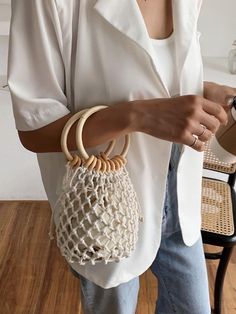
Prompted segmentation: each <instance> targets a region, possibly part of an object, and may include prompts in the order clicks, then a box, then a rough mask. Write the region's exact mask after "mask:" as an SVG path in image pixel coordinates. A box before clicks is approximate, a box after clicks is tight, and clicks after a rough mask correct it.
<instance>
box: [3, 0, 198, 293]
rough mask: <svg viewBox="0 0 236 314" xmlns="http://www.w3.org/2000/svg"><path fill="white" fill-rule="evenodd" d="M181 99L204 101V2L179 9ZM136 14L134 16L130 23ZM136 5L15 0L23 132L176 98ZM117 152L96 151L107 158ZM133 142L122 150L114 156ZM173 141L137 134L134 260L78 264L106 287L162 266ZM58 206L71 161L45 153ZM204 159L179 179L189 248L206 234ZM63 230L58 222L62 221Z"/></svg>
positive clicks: (132, 156) (45, 171)
mask: <svg viewBox="0 0 236 314" xmlns="http://www.w3.org/2000/svg"><path fill="white" fill-rule="evenodd" d="M172 4H173V21H174V29H175V39H176V45H175V48H176V62H177V71H178V78H179V94H180V95H185V94H197V95H202V94H203V71H202V70H203V69H202V58H201V53H200V46H199V40H198V33H197V20H198V16H199V11H200V7H201V0H189V1H186V0H172ZM127 12H128V14H127ZM154 60H155V50H154V49H153V46H152V44H151V42H150V40H149V36H148V32H147V29H146V26H145V23H144V19H143V17H142V14H141V12H140V10H139V7H138V4H137V2H136V0H112V1H107V0H80V1H79V0H68V1H64V0H54V1H53V0H51V1H45V0H37V1H32V0H21V1H19V0H13V1H12V21H11V28H10V42H9V63H8V64H9V67H8V85H9V89H10V92H11V97H12V102H13V109H14V115H15V119H16V127H17V129H18V130H22V131H27V130H34V129H38V128H40V127H42V126H44V125H47V124H48V123H50V122H53V121H55V120H57V119H58V118H59V117H60V116H63V115H66V114H67V113H68V112H69V111H71V112H77V111H79V110H81V109H83V108H86V107H91V106H95V105H98V104H106V105H109V106H112V105H114V104H115V103H117V102H123V101H131V100H135V99H150V98H158V97H159V98H160V97H170V93H169V91H168V89H167V88H166V86H165V84H164V83H163V80H162V78H161V77H160V76H159V73H158V69H157V67H156V65H155V62H154ZM106 147H107V143H106V144H104V145H99V146H98V147H96V148H91V149H89V150H87V151H88V153H89V154H90V153H94V154H96V153H99V152H100V151H101V150H104V149H105V148H106ZM122 147H123V141H121V142H120V141H117V145H116V147H115V149H114V154H117V153H120V151H121V148H122ZM171 147H172V142H169V141H164V140H162V139H159V138H155V137H153V136H150V135H147V134H144V133H141V132H136V133H133V134H132V135H131V144H130V148H129V152H128V155H127V159H128V163H127V170H128V171H129V174H130V178H131V180H132V183H133V185H134V188H135V190H136V192H137V195H138V198H139V202H140V205H141V210H142V213H143V215H144V222H143V223H142V226H141V228H140V230H139V238H138V242H137V246H136V249H135V251H134V252H133V254H132V255H131V256H130V257H129V258H127V259H125V260H124V261H121V262H119V263H114V264H113V263H108V264H107V265H105V264H104V265H89V266H80V265H73V268H74V269H75V270H76V271H77V272H79V273H81V274H82V275H83V276H85V277H86V278H88V279H90V280H91V281H93V282H95V283H96V284H98V285H100V286H101V287H104V288H110V287H114V286H117V285H118V284H120V283H122V282H126V281H129V280H131V279H132V278H134V277H136V276H138V275H140V274H142V273H143V272H144V271H145V270H146V269H148V267H149V266H150V265H151V264H152V262H153V260H154V258H155V256H156V253H157V250H158V247H159V245H160V238H161V220H162V215H163V204H164V197H165V186H166V179H167V173H168V165H169V159H170V154H171ZM37 158H38V162H39V166H40V170H41V175H42V180H43V183H44V186H45V190H46V193H47V196H48V200H49V202H50V204H51V206H53V205H54V204H55V202H56V200H57V198H58V195H59V194H60V192H61V186H62V178H63V175H64V173H65V156H64V154H63V153H60V152H55V153H38V154H37ZM202 163H203V152H197V151H195V150H194V149H192V148H190V147H189V146H186V145H183V149H182V152H181V156H180V160H179V165H178V170H177V195H178V205H179V220H180V225H181V229H182V234H183V239H184V242H185V243H186V245H189V246H190V245H192V244H194V243H195V242H196V241H197V239H198V238H199V235H200V225H201V214H200V209H201V180H202ZM55 223H56V224H58V215H56V216H55Z"/></svg>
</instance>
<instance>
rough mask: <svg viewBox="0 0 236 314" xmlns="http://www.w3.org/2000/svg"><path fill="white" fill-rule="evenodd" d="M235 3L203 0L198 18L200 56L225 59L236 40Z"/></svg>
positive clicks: (232, 0) (228, 0) (233, 1)
mask: <svg viewBox="0 0 236 314" xmlns="http://www.w3.org/2000/svg"><path fill="white" fill-rule="evenodd" d="M235 16H236V1H235V0H225V1H222V0H203V4H202V10H201V15H200V18H199V27H198V28H199V30H200V31H201V32H202V36H201V45H202V54H203V55H204V56H211V57H227V56H228V52H229V50H230V49H231V47H232V42H233V40H236V17H235Z"/></svg>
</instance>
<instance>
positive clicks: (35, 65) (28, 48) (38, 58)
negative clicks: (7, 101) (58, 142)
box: [7, 0, 70, 131]
mask: <svg viewBox="0 0 236 314" xmlns="http://www.w3.org/2000/svg"><path fill="white" fill-rule="evenodd" d="M8 49H9V50H8V70H7V81H8V87H9V90H10V95H11V100H12V108H13V114H14V118H15V125H16V129H18V130H20V131H30V130H35V129H38V128H41V127H43V126H45V125H47V124H49V123H51V122H53V121H55V120H57V119H59V118H61V117H63V116H65V115H67V114H69V113H70V110H69V106H68V103H67V97H66V95H65V70H64V63H63V58H62V49H63V41H62V33H61V28H60V22H59V17H58V11H57V6H56V3H55V1H54V0H37V1H35V0H34V1H32V0H20V1H19V0H12V15H11V23H10V37H9V46H8Z"/></svg>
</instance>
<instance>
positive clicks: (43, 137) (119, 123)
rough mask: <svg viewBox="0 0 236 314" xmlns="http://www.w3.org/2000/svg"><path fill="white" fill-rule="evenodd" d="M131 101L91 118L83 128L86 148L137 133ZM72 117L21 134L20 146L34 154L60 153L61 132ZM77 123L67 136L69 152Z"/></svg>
mask: <svg viewBox="0 0 236 314" xmlns="http://www.w3.org/2000/svg"><path fill="white" fill-rule="evenodd" d="M133 108H134V102H132V101H131V102H123V103H118V104H116V105H113V106H110V107H108V108H105V109H103V110H100V111H98V112H96V113H94V114H93V115H91V116H90V117H89V118H88V119H87V121H86V122H85V125H84V128H83V134H82V136H83V144H84V147H85V148H89V147H95V146H97V145H100V144H103V143H107V142H109V141H110V140H111V139H116V138H118V137H120V136H122V135H125V134H127V133H130V132H134V131H137V126H136V117H135V113H134V110H133ZM72 115H73V114H69V115H66V116H64V117H63V118H61V119H58V120H56V121H55V122H53V123H50V124H48V125H46V126H45V127H42V128H40V129H37V130H33V131H26V132H21V131H19V137H20V140H21V143H22V144H23V146H24V147H25V148H26V149H28V150H30V151H32V152H35V153H46V152H61V151H62V150H61V143H60V140H61V133H62V130H63V127H64V125H65V124H66V122H67V121H68V120H69V118H70V117H71V116H72ZM76 125H77V122H75V123H74V125H73V126H72V127H71V130H70V132H69V134H68V141H67V145H68V149H69V150H70V151H73V150H77V147H76V142H75V134H76Z"/></svg>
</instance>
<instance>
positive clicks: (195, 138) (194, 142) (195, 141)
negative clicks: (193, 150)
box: [189, 135, 198, 147]
mask: <svg viewBox="0 0 236 314" xmlns="http://www.w3.org/2000/svg"><path fill="white" fill-rule="evenodd" d="M193 137H194V141H193V143H192V144H191V145H189V147H193V146H194V145H195V144H196V143H197V140H198V138H197V137H195V136H194V135H193Z"/></svg>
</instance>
